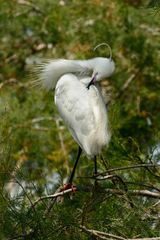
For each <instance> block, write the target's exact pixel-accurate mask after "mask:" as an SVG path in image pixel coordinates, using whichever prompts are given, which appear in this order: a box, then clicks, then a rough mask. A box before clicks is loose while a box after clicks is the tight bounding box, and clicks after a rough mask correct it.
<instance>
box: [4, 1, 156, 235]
mask: <svg viewBox="0 0 160 240" xmlns="http://www.w3.org/2000/svg"><path fill="white" fill-rule="evenodd" d="M0 4H1V9H0V29H1V31H0V68H1V70H0V178H1V179H0V191H1V197H0V198H1V199H0V201H1V207H0V209H1V210H0V211H1V214H0V215H1V218H2V219H1V225H2V227H3V231H2V232H1V233H0V236H1V239H10V237H11V236H12V235H14V234H15V235H18V234H20V235H21V234H22V233H23V234H24V235H25V234H26V232H27V230H26V228H25V227H24V228H25V231H24V228H23V227H22V226H21V227H20V225H21V224H20V225H19V223H20V222H23V221H22V220H23V219H27V216H28V215H27V216H26V208H27V207H28V202H29V201H30V200H29V199H31V200H35V199H36V198H37V197H39V196H42V195H45V194H50V193H53V192H54V191H55V190H56V188H57V186H59V185H60V184H62V183H63V182H64V181H65V179H66V178H67V176H68V174H69V173H70V171H71V168H72V166H73V164H74V160H75V156H76V151H77V148H78V146H77V144H76V143H75V142H74V140H73V139H72V137H71V135H70V133H69V132H68V130H67V129H66V127H65V126H64V124H63V122H62V120H61V119H60V117H59V115H58V112H57V110H56V108H55V106H54V102H53V101H54V92H45V91H44V90H43V89H41V88H40V87H35V86H34V84H33V81H34V78H35V74H34V69H35V68H36V65H37V64H39V63H41V62H43V61H44V60H45V59H50V58H52V59H56V58H66V59H82V60H83V59H89V58H93V57H96V56H103V57H105V56H106V54H107V52H106V48H103V47H101V48H99V49H97V50H96V51H95V52H94V51H93V48H94V47H95V46H96V45H98V44H99V43H102V42H107V43H108V44H109V45H110V46H111V48H112V51H113V59H114V61H115V63H116V72H115V73H114V75H113V76H112V77H111V78H110V79H106V80H105V81H103V82H102V83H101V85H102V88H103V91H104V92H105V94H106V102H108V101H109V103H108V112H109V119H110V129H111V133H112V138H111V142H110V145H109V147H108V149H104V151H103V159H104V160H103V161H102V160H100V159H99V162H98V167H99V169H100V171H106V169H111V168H113V167H122V166H128V165H131V164H133V165H134V164H159V161H160V124H159V123H160V66H159V63H160V27H159V23H160V6H159V1H156V0H152V1H149V0H148V1H147V0H145V1H143V0H139V1H138V0H124V1H121V0H112V1H109V0H108V1H107V0H86V1H84V0H81V1H77V0H68V1H67V0H60V1H58V0H55V1H51V0H37V1H34V0H32V1H27V0H1V1H0ZM108 55H109V53H108ZM92 171H93V162H92V161H91V160H88V159H87V158H86V156H85V155H83V157H82V159H81V164H79V166H78V169H77V177H79V176H81V177H85V176H91V175H92ZM118 174H120V175H121V177H122V178H123V180H124V181H126V182H128V187H129V188H131V189H132V188H134V187H135V184H133V182H134V183H141V185H140V184H139V185H137V189H140V186H141V187H142V186H143V185H144V184H146V185H147V186H150V188H152V191H154V190H155V189H159V190H158V191H160V186H159V179H160V171H159V169H158V168H156V167H155V168H148V169H144V168H140V169H137V170H136V171H125V172H124V171H122V172H118ZM86 181H87V182H86ZM131 181H132V184H130V185H129V182H131ZM75 182H76V183H79V182H81V183H84V184H91V182H92V180H86V179H85V178H84V179H83V178H82V179H81V178H75ZM142 183H143V185H142ZM108 184H109V186H110V185H111V187H115V186H114V184H113V183H112V182H110V183H106V185H105V184H104V185H105V187H106V186H108ZM143 187H144V186H143ZM143 187H142V188H143ZM148 188H149V187H148ZM148 188H147V189H148ZM81 195H82V193H79V194H78V195H77V197H76V200H74V201H75V202H72V204H76V206H77V207H78V209H81V211H80V210H79V212H76V211H75V215H74V217H75V219H77V218H78V219H80V215H81V214H80V212H83V210H84V208H85V206H87V203H88V202H89V199H90V197H89V195H85V196H81ZM113 199H114V201H113ZM113 199H112V201H111V199H110V198H109V200H108V201H109V206H110V207H109V208H108V207H107V206H108V203H107V205H106V202H105V203H104V202H103V201H102V205H101V211H102V212H101V211H100V209H96V208H95V209H94V214H93V215H92V216H91V217H90V218H89V217H88V218H87V220H86V221H87V223H88V224H89V226H90V227H92V226H96V227H97V228H98V229H104V228H105V227H106V226H108V222H111V223H112V227H111V226H110V227H108V229H109V231H111V232H112V233H116V234H119V235H123V236H127V237H129V236H130V237H133V236H136V235H138V234H139V235H140V236H147V237H149V236H152V235H154V234H158V231H159V230H158V229H159V227H160V219H159V215H158V216H157V214H158V211H159V205H157V209H156V213H155V212H154V213H153V215H154V218H155V219H157V220H156V223H155V222H154V221H153V218H152V221H151V222H150V220H149V218H148V219H147V218H146V221H144V219H145V216H146V215H147V213H148V212H147V213H146V215H145V214H144V212H143V210H144V209H146V207H147V206H151V205H153V202H152V201H148V200H146V199H145V198H142V199H141V200H139V199H136V200H135V202H136V204H135V205H136V206H141V207H142V208H143V209H142V208H141V207H138V208H137V209H139V212H137V215H136V213H135V212H136V211H137V210H136V211H135V209H134V210H129V211H131V215H130V216H129V218H127V217H126V216H127V214H128V212H127V211H128V210H126V202H125V201H124V200H123V199H122V202H121V203H119V201H120V200H119V198H118V199H117V198H116V197H115V196H114V198H113ZM110 201H111V202H110ZM96 203H97V202H96V201H95V199H94V204H96ZM67 204H68V205H69V209H70V211H71V212H72V211H73V209H72V208H71V204H70V203H69V202H67ZM94 204H93V205H94ZM154 204H155V202H154ZM68 205H67V206H68ZM11 206H12V207H11ZM111 206H112V207H111ZM41 208H42V210H43V208H44V206H41ZM104 209H105V210H104ZM117 209H119V210H117ZM120 209H121V211H122V212H123V214H122V216H121V213H120V212H119V215H117V211H120ZM122 209H123V210H122ZM124 209H125V211H124ZM149 209H150V208H149ZM56 211H57V215H56V216H54V217H55V219H56V220H55V226H58V225H59V224H60V222H59V221H60V216H62V214H61V213H60V209H59V208H58V207H57V210H56ZM70 211H69V212H68V213H70V214H71V212H70ZM85 211H86V210H85ZM88 211H89V210H88ZM145 211H146V210H145ZM147 211H149V210H147ZM104 212H105V213H104ZM142 212H143V213H142ZM151 212H152V210H151V209H150V213H151ZM98 213H99V215H97V214H98ZM38 214H41V211H40V210H39V213H37V215H36V216H37V218H36V221H37V219H39V218H38V216H39V215H38ZM88 214H89V213H88ZM103 214H105V216H106V214H107V216H108V218H107V219H106V218H105V217H104V215H103ZM142 215H143V221H142V219H140V216H141V217H142ZM147 216H148V215H147ZM70 217H71V216H70ZM72 217H73V216H72ZM74 217H73V219H74ZM150 217H151V215H150ZM66 218H67V217H66ZM66 218H65V219H66ZM119 218H121V221H119V220H118V219H119ZM30 219H31V216H30ZM68 219H69V217H68ZM73 219H72V221H71V223H72V225H74V224H73V222H74V220H73ZM104 219H105V220H104ZM134 219H135V221H134ZM26 221H27V220H26ZM36 221H35V220H33V218H32V226H35V225H36V223H35V222H36ZM61 221H62V219H61ZM62 222H63V221H62ZM142 222H143V224H142ZM153 222H154V226H153ZM38 223H39V224H40V221H38ZM34 224H35V225H34ZM47 224H49V223H47ZM52 224H53V223H52ZM56 224H57V225H56ZM65 224H66V223H65V222H63V224H62V229H63V231H62V229H61V235H59V236H60V239H71V236H72V237H73V238H72V239H91V238H88V237H86V235H83V236H82V235H81V234H80V233H78V232H77V230H75V232H74V231H73V229H72V231H71V233H67V234H68V235H67V234H66V232H65V231H66V230H65V231H64V226H66V225H65ZM96 224H97V225H96ZM98 224H99V225H98ZM23 225H24V226H27V229H28V228H29V229H31V224H29V223H28V222H27V223H26V225H25V223H24V224H23ZM140 225H141V227H140ZM17 226H18V227H17ZM38 226H39V225H38ZM49 226H50V225H49ZM55 226H54V227H53V226H52V227H53V228H55V229H56V227H55ZM67 226H68V222H67ZM122 226H123V230H122ZM126 226H129V227H128V228H127V227H126ZM43 228H44V229H45V227H44V226H43V227H42V223H41V231H42V229H43ZM53 228H52V231H51V230H50V231H51V232H52V233H53V232H54V229H53ZM37 229H39V228H38V227H37V225H36V231H37V232H38V230H37ZM131 229H132V230H131ZM23 231H24V232H23ZM43 234H44V232H43V231H42V232H41V237H40V235H38V233H37V235H36V236H32V238H23V236H22V237H21V239H58V235H56V233H54V234H55V235H52V237H50V235H43ZM46 234H47V233H46ZM70 234H71V235H70ZM74 234H75V235H74ZM125 234H126V235H125ZM26 235H27V234H26ZM53 236H55V238H54V237H53ZM44 237H45V238H44ZM14 239H16V238H14Z"/></svg>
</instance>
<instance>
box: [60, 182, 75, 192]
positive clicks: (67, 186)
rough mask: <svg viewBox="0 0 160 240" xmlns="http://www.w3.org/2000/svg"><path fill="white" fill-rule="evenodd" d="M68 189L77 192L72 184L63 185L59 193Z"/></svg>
mask: <svg viewBox="0 0 160 240" xmlns="http://www.w3.org/2000/svg"><path fill="white" fill-rule="evenodd" d="M68 189H72V192H76V191H77V187H76V186H75V185H73V184H72V183H65V184H64V185H63V187H62V188H61V192H63V191H65V190H68Z"/></svg>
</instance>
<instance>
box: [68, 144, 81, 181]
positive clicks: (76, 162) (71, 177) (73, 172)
mask: <svg viewBox="0 0 160 240" xmlns="http://www.w3.org/2000/svg"><path fill="white" fill-rule="evenodd" d="M81 153H82V148H81V147H79V148H78V154H77V158H76V161H75V164H74V167H73V170H72V173H71V176H70V178H69V181H68V183H69V184H72V181H73V177H74V174H75V171H76V167H77V164H78V161H79V158H80V156H81Z"/></svg>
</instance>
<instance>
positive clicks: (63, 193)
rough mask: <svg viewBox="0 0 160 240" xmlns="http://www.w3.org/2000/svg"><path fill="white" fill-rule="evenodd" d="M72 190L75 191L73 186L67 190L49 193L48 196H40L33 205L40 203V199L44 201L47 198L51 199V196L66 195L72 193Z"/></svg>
mask: <svg viewBox="0 0 160 240" xmlns="http://www.w3.org/2000/svg"><path fill="white" fill-rule="evenodd" d="M70 192H73V189H72V188H70V189H67V190H65V191H61V192H57V193H55V194H52V195H47V196H43V197H40V198H38V199H37V200H36V201H35V202H34V203H33V204H32V207H35V206H36V205H37V203H39V202H40V201H43V200H45V199H49V198H52V199H53V198H57V197H61V196H64V195H65V194H67V193H70Z"/></svg>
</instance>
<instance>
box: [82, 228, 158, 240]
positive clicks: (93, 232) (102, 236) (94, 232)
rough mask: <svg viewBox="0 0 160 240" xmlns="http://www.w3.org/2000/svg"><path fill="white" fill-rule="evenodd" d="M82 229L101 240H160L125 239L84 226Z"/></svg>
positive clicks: (150, 239)
mask: <svg viewBox="0 0 160 240" xmlns="http://www.w3.org/2000/svg"><path fill="white" fill-rule="evenodd" d="M80 229H81V230H82V231H83V232H85V233H87V234H89V235H92V236H95V237H97V238H99V239H106V240H108V238H110V239H116V240H160V237H153V238H124V237H121V236H117V235H114V234H111V233H105V232H101V231H97V230H94V229H88V228H86V227H85V226H83V225H80Z"/></svg>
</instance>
